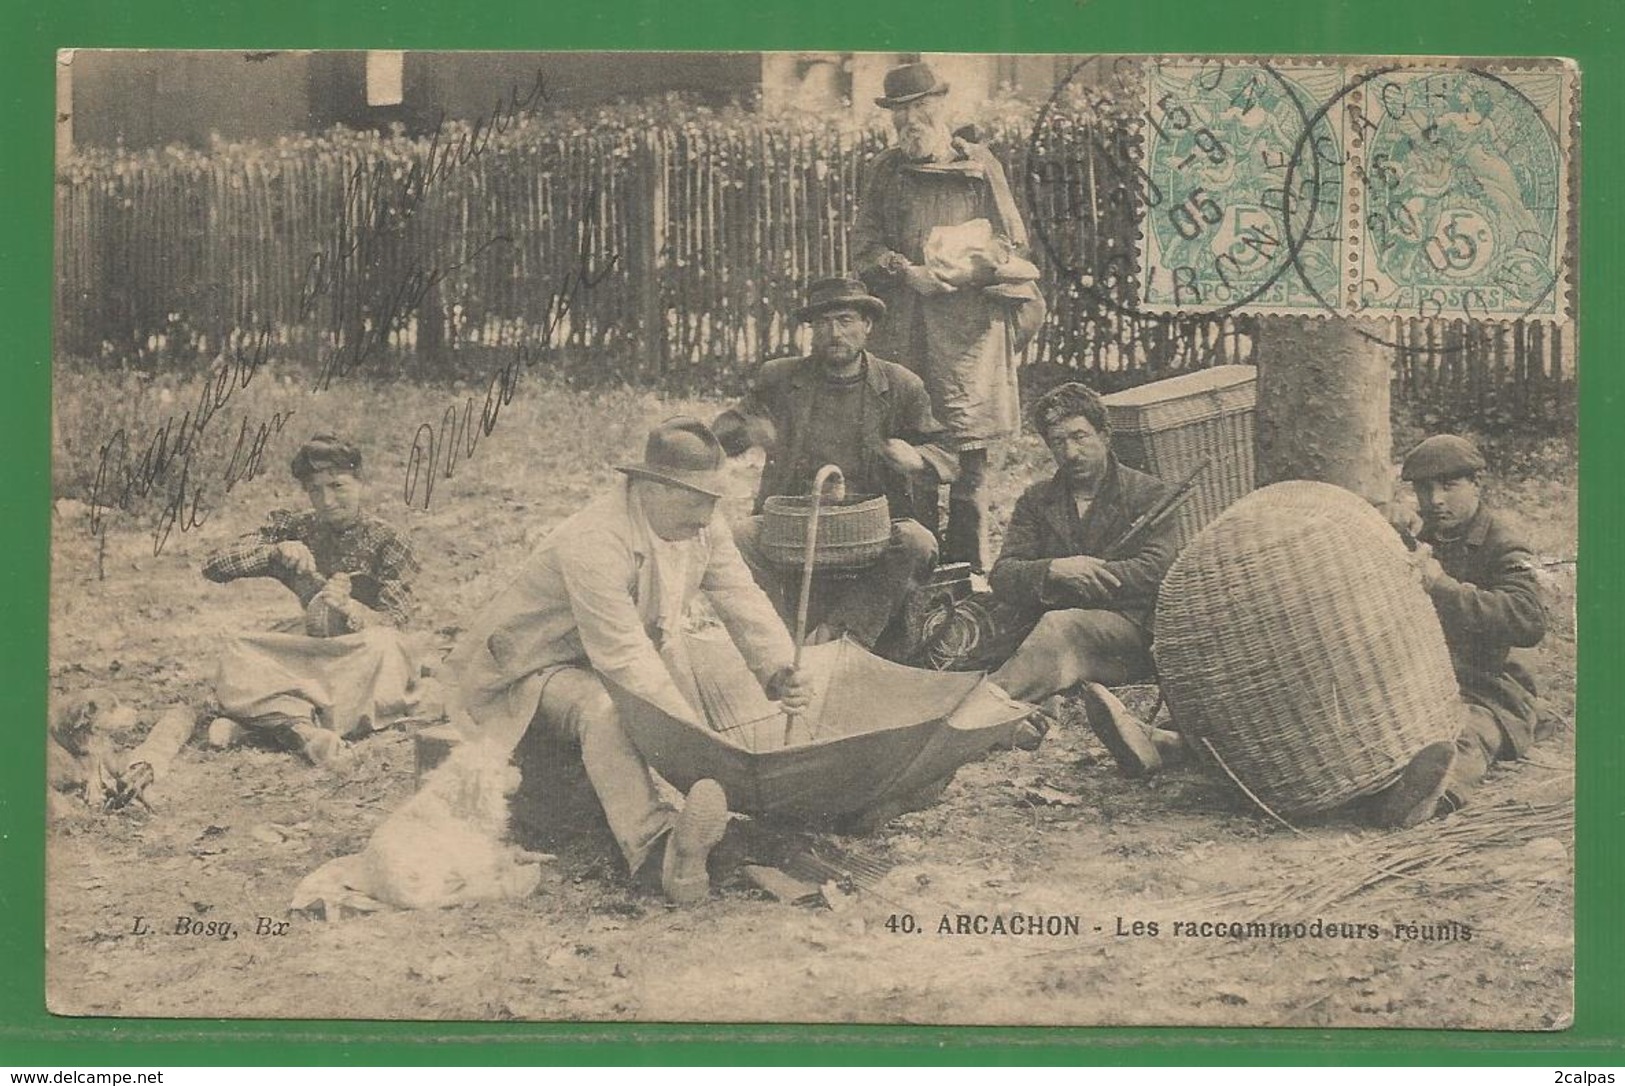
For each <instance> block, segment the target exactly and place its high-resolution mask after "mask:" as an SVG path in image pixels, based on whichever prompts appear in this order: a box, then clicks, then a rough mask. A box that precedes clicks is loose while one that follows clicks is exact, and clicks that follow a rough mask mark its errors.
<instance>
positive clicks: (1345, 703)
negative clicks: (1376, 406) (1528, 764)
mask: <svg viewBox="0 0 1625 1086" xmlns="http://www.w3.org/2000/svg"><path fill="white" fill-rule="evenodd" d="M1153 651H1154V654H1155V656H1156V661H1157V669H1158V671H1159V673H1160V677H1161V683H1162V690H1163V694H1164V696H1165V697H1166V699H1167V702H1168V707H1169V709H1170V711H1171V712H1172V714H1173V717H1174V722H1175V724H1176V725H1177V726H1178V727H1179V729H1180V730H1181V731H1183V732H1184V733H1185V734H1186V735H1187V736H1188V737H1190V738H1191V740H1192V741H1193V746H1195V747H1196V748H1197V751H1198V753H1199V754H1201V755H1202V756H1203V757H1204V758H1205V759H1206V760H1207V761H1209V762H1210V763H1217V764H1218V765H1219V767H1220V768H1222V770H1223V771H1224V772H1225V773H1226V774H1227V775H1229V776H1231V777H1233V778H1234V779H1235V780H1236V781H1238V782H1239V783H1240V784H1241V785H1242V787H1243V788H1244V789H1245V790H1246V791H1248V792H1249V793H1250V794H1251V797H1252V798H1253V799H1254V800H1255V801H1257V802H1260V803H1262V804H1263V805H1265V806H1267V808H1268V809H1269V810H1271V811H1273V812H1274V813H1276V814H1278V815H1281V816H1283V817H1286V816H1291V815H1304V814H1311V813H1314V812H1317V811H1325V810H1330V809H1331V808H1333V807H1337V806H1339V805H1341V804H1344V803H1347V802H1348V801H1350V800H1352V799H1355V798H1357V797H1359V796H1363V795H1369V794H1370V793H1373V792H1376V791H1378V790H1380V789H1382V788H1384V787H1386V786H1387V785H1388V784H1389V783H1391V782H1392V781H1393V780H1394V779H1395V777H1396V776H1397V775H1398V773H1399V771H1400V769H1401V768H1403V767H1404V766H1405V764H1406V763H1407V762H1409V761H1410V759H1411V758H1412V757H1413V756H1414V755H1415V754H1416V753H1417V752H1418V751H1419V750H1421V749H1422V748H1423V747H1424V746H1426V745H1428V744H1429V743H1433V742H1437V741H1439V740H1448V739H1452V738H1454V736H1455V734H1456V730H1457V727H1458V718H1457V715H1456V703H1457V700H1458V694H1457V686H1456V679H1455V675H1454V672H1453V671H1452V669H1451V664H1450V654H1449V651H1448V650H1447V649H1446V648H1445V642H1444V632H1443V630H1442V629H1441V628H1440V626H1439V620H1438V617H1437V616H1436V615H1435V613H1434V610H1433V605H1432V602H1431V601H1430V600H1429V599H1428V596H1427V594H1426V593H1425V592H1424V591H1423V590H1422V587H1421V584H1420V583H1419V581H1418V579H1417V576H1416V573H1415V572H1414V571H1413V569H1412V568H1411V565H1410V561H1409V556H1408V555H1407V553H1406V550H1405V547H1404V544H1402V543H1401V542H1400V539H1399V536H1398V535H1397V534H1396V533H1395V532H1394V530H1393V529H1392V528H1391V527H1389V526H1388V524H1387V522H1386V520H1385V519H1384V518H1383V516H1382V515H1381V514H1379V513H1378V512H1377V511H1376V510H1375V509H1373V508H1372V507H1371V506H1370V505H1369V504H1368V503H1367V502H1365V501H1364V500H1362V499H1361V498H1359V497H1358V496H1357V495H1355V494H1353V493H1351V492H1349V491H1347V490H1343V489H1342V488H1340V487H1335V486H1329V485H1327V484H1325V483H1309V482H1289V483H1277V484H1275V485H1274V486H1270V487H1265V488H1264V489H1262V490H1258V491H1255V492H1253V493H1252V494H1250V495H1248V496H1247V497H1245V498H1243V499H1241V500H1240V501H1239V502H1237V503H1236V504H1235V505H1232V506H1231V507H1230V508H1229V509H1228V510H1226V511H1225V512H1224V513H1223V514H1222V515H1221V516H1220V517H1219V518H1218V519H1217V520H1215V521H1213V522H1212V523H1211V524H1209V525H1208V526H1207V527H1206V528H1205V529H1203V530H1202V532H1201V533H1200V534H1199V535H1198V536H1197V537H1196V538H1195V539H1194V540H1192V541H1191V543H1190V545H1189V546H1188V547H1186V548H1185V550H1184V552H1183V553H1182V554H1181V555H1180V557H1179V560H1178V561H1177V562H1175V563H1174V566H1173V568H1172V569H1171V570H1169V572H1168V576H1167V577H1166V578H1165V579H1164V581H1163V584H1162V590H1161V592H1160V594H1159V597H1158V602H1157V615H1156V642H1155V645H1154V648H1153Z"/></svg>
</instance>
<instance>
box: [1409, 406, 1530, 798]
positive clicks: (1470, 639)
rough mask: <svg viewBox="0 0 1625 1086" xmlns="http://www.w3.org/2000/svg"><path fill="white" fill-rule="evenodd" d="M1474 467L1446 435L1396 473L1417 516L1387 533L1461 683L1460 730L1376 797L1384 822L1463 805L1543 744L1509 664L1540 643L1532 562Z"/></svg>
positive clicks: (1526, 680)
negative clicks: (1503, 766)
mask: <svg viewBox="0 0 1625 1086" xmlns="http://www.w3.org/2000/svg"><path fill="white" fill-rule="evenodd" d="M1483 470H1484V457H1483V456H1482V455H1481V454H1480V453H1479V451H1478V448H1477V447H1476V446H1475V445H1474V444H1473V443H1472V442H1471V441H1468V440H1467V439H1466V438H1462V437H1457V436H1456V435H1454V434H1436V435H1434V436H1433V437H1430V438H1428V439H1427V440H1425V441H1423V442H1422V443H1421V444H1420V445H1417V446H1416V448H1414V449H1412V450H1411V451H1410V453H1409V455H1407V456H1406V457H1405V462H1404V464H1403V465H1402V466H1401V468H1400V478H1401V479H1402V480H1404V481H1405V482H1408V483H1410V484H1411V488H1412V489H1413V490H1414V491H1415V492H1416V504H1417V514H1416V515H1415V517H1413V518H1411V517H1403V516H1402V517H1401V523H1399V524H1397V525H1396V527H1398V528H1399V529H1400V532H1401V534H1402V535H1405V536H1406V537H1407V542H1412V541H1414V542H1415V543H1416V544H1417V547H1416V552H1415V564H1416V570H1417V573H1418V574H1419V575H1420V576H1421V578H1422V586H1423V588H1425V589H1426V590H1427V593H1428V595H1429V596H1430V597H1431V598H1432V600H1433V609H1434V611H1435V612H1437V614H1438V616H1439V623H1440V625H1442V626H1443V627H1444V639H1445V644H1446V645H1448V646H1449V648H1450V660H1451V663H1452V664H1454V665H1455V669H1456V681H1457V682H1459V683H1460V684H1461V697H1462V702H1463V728H1462V733H1461V736H1460V737H1459V738H1458V739H1457V740H1456V742H1455V745H1454V749H1453V750H1451V749H1446V750H1440V751H1436V752H1435V753H1434V754H1433V757H1432V763H1433V766H1432V768H1431V769H1430V770H1425V769H1422V768H1418V765H1417V762H1413V763H1412V767H1411V768H1410V769H1408V770H1407V771H1406V774H1405V776H1404V777H1402V778H1401V781H1400V786H1399V787H1396V788H1395V789H1391V790H1390V792H1391V793H1392V794H1391V795H1390V794H1389V793H1384V794H1383V796H1381V797H1379V800H1383V801H1385V802H1383V803H1381V805H1380V809H1379V820H1381V821H1384V822H1386V823H1388V824H1391V825H1401V826H1411V825H1415V824H1416V823H1418V822H1422V821H1425V820H1426V819H1429V818H1432V817H1434V816H1435V815H1437V814H1445V813H1448V812H1449V811H1452V810H1455V809H1457V808H1459V807H1461V806H1463V805H1464V804H1466V803H1467V801H1468V798H1469V797H1470V796H1471V795H1472V793H1473V791H1474V789H1475V788H1476V786H1477V785H1478V782H1479V781H1481V780H1482V779H1483V778H1484V774H1485V773H1487V772H1488V771H1489V767H1490V766H1491V765H1492V764H1494V763H1495V762H1497V761H1503V760H1506V761H1510V760H1515V759H1518V758H1521V757H1523V755H1524V753H1525V752H1526V751H1527V750H1528V749H1529V747H1530V746H1532V745H1533V744H1534V742H1535V740H1536V739H1537V738H1543V737H1544V729H1543V728H1542V723H1543V722H1542V719H1541V713H1540V703H1539V702H1538V700H1537V698H1536V693H1535V682H1534V679H1533V678H1532V677H1531V676H1530V674H1529V672H1528V671H1527V670H1526V669H1525V668H1524V667H1523V665H1522V664H1520V663H1518V662H1517V661H1516V660H1514V659H1512V650H1513V649H1514V648H1532V647H1533V646H1535V645H1538V644H1539V643H1540V641H1541V638H1543V637H1545V636H1546V608H1545V606H1544V604H1543V603H1542V602H1541V598H1540V584H1539V582H1538V581H1537V580H1536V577H1535V555H1534V551H1533V550H1532V549H1531V548H1530V547H1529V545H1528V544H1527V543H1526V542H1524V540H1523V538H1522V536H1521V535H1520V534H1519V533H1518V532H1517V530H1516V529H1514V528H1513V527H1512V526H1511V525H1510V524H1508V523H1507V521H1506V519H1505V518H1504V517H1503V516H1501V515H1500V514H1498V513H1496V512H1495V510H1493V509H1491V508H1490V507H1489V504H1488V503H1487V502H1485V501H1484V498H1483V494H1482V492H1481V490H1480V486H1479V473H1480V472H1482V471H1483ZM1439 746H1446V745H1445V744H1439ZM1421 760H1422V759H1420V758H1419V759H1418V762H1420V761H1421Z"/></svg>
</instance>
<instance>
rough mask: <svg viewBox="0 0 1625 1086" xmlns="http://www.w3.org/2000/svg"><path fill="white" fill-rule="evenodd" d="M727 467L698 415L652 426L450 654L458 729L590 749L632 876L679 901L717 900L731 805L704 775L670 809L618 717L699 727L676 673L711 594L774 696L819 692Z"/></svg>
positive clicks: (487, 737) (503, 742)
mask: <svg viewBox="0 0 1625 1086" xmlns="http://www.w3.org/2000/svg"><path fill="white" fill-rule="evenodd" d="M723 461H724V454H723V451H722V446H721V445H720V444H719V443H718V442H717V439H716V437H715V436H714V435H713V434H712V432H711V431H710V429H708V428H707V427H706V426H705V424H704V423H702V422H700V421H699V420H698V419H693V418H683V417H679V418H672V419H668V420H666V421H665V422H663V423H661V424H660V425H659V426H657V427H655V429H654V430H653V431H652V432H651V433H650V434H649V439H648V444H647V447H646V448H645V450H644V457H643V460H642V462H641V463H636V464H627V465H623V466H622V467H620V468H619V469H618V470H619V471H620V472H622V474H624V475H625V476H626V477H627V478H626V479H625V480H624V481H623V482H621V483H619V484H617V485H616V486H614V487H612V488H611V489H610V490H609V491H607V492H605V493H604V494H602V495H601V496H600V497H598V498H597V499H596V500H594V501H593V502H592V503H591V504H589V505H588V506H586V507H585V508H584V509H582V510H580V511H579V512H577V513H576V514H575V515H574V516H572V517H570V518H569V519H568V520H566V521H564V522H563V523H562V524H560V525H559V526H558V527H557V528H555V529H553V531H552V532H551V533H549V534H548V536H547V538H545V539H544V540H542V542H541V544H540V546H538V547H537V549H536V550H535V552H534V553H533V554H531V556H530V557H529V559H527V560H526V562H525V563H524V565H523V566H522V567H521V568H520V569H519V571H518V573H517V575H516V576H515V578H514V580H513V582H512V583H511V584H510V585H509V586H508V587H507V588H506V589H505V590H504V591H503V592H502V593H501V594H500V595H498V596H497V597H496V599H494V600H493V601H492V602H491V603H489V604H488V605H486V607H485V609H484V610H483V611H482V612H480V614H479V615H478V616H477V617H476V618H475V619H474V620H473V622H472V623H470V628H469V630H468V632H467V633H465V634H464V635H463V638H462V640H461V642H460V643H459V645H458V646H457V649H456V651H455V652H453V653H452V655H451V657H450V659H449V660H448V663H449V664H450V665H451V666H452V669H453V671H454V673H455V674H456V675H457V678H458V689H457V697H456V698H454V699H453V704H452V706H451V707H450V708H451V710H452V716H453V721H454V723H456V724H458V725H459V727H461V728H463V729H464V730H465V731H467V732H470V733H471V734H472V736H474V737H476V738H479V739H482V740H484V741H486V742H491V743H494V744H497V745H498V747H499V749H503V750H512V749H513V748H514V747H515V746H516V745H517V744H518V743H519V741H520V740H521V739H522V738H523V737H524V735H525V733H526V732H527V731H528V730H530V729H531V728H541V729H544V730H546V731H548V732H551V733H553V734H555V735H557V736H559V737H562V738H565V739H569V740H573V741H575V742H577V743H579V745H580V749H581V761H582V765H583V767H584V768H585V770H586V774H587V779H588V781H589V782H590V783H591V784H592V787H593V790H594V792H596V793H597V796H598V800H599V803H600V805H601V806H602V807H603V811H604V815H605V818H606V820H607V821H608V823H609V828H610V831H611V832H612V833H613V834H614V836H615V840H616V842H617V844H618V845H619V847H620V850H621V854H622V855H623V856H624V857H625V859H626V864H627V867H628V869H629V870H630V871H632V872H634V873H636V872H638V871H639V869H640V868H642V867H644V865H645V863H649V862H657V863H658V865H659V866H658V870H659V872H660V884H661V887H662V889H663V890H664V892H665V894H666V896H667V897H669V898H670V899H671V900H672V901H674V902H676V903H678V904H687V903H693V902H697V901H700V900H703V899H704V898H705V897H706V896H707V895H708V894H709V892H710V882H709V878H708V876H707V873H706V858H707V857H708V855H709V854H710V851H711V849H712V848H713V847H714V846H715V845H716V844H717V842H718V841H720V840H721V838H722V833H723V830H724V828H725V826H726V824H727V819H728V800H727V796H726V795H725V794H724V793H723V790H722V788H721V786H720V785H718V784H717V783H716V782H715V781H712V780H701V781H699V782H697V783H695V784H694V785H693V786H692V787H691V788H690V789H689V792H688V796H687V799H686V802H685V803H684V805H683V808H682V811H681V812H678V811H677V810H676V809H674V808H673V807H672V806H671V805H670V804H668V803H666V802H664V801H663V800H662V799H661V797H660V793H659V791H658V790H657V789H656V787H655V783H654V781H653V779H652V777H651V772H650V769H649V766H648V763H647V762H645V761H644V759H643V756H642V755H641V754H640V753H639V752H638V749H637V747H636V746H635V745H634V744H633V742H632V740H631V738H630V737H629V735H628V732H627V729H626V726H625V724H624V723H623V721H624V719H625V718H626V715H627V714H631V713H642V712H658V713H664V714H667V715H668V716H671V717H673V718H675V719H677V720H681V721H686V722H689V723H693V724H696V725H703V723H704V722H703V721H702V720H701V718H700V715H699V712H700V711H699V709H698V708H697V707H696V706H695V705H694V704H693V703H692V701H691V698H690V697H689V696H688V695H687V694H685V693H684V691H683V688H682V686H681V685H680V684H679V682H678V680H677V678H675V677H674V675H675V674H677V673H678V672H679V671H680V670H681V661H682V638H683V636H684V634H683V618H684V613H685V612H686V611H687V609H688V606H689V604H690V603H691V602H692V601H693V600H694V598H695V597H696V596H701V595H703V596H704V597H705V599H706V600H707V602H708V603H709V604H710V606H711V609H712V610H713V611H714V612H715V613H716V615H717V617H718V618H719V619H720V620H721V621H722V624H723V625H724V626H725V627H726V628H727V631H728V634H729V636H730V637H731V638H732V640H733V642H734V645H735V646H736V647H737V648H738V649H739V652H740V654H741V655H742V656H743V657H744V660H745V663H746V664H747V665H749V667H750V669H751V671H752V672H753V673H754V674H755V675H756V677H757V679H758V681H759V682H760V683H761V684H762V688H763V690H764V691H765V692H766V694H767V696H768V697H769V698H771V699H773V700H777V701H781V702H782V703H783V705H784V706H785V708H786V709H789V710H793V711H794V710H801V709H805V708H806V707H807V705H808V704H809V703H810V701H811V694H812V691H811V684H810V682H808V681H806V680H805V679H804V678H803V677H802V676H801V675H800V674H799V673H798V672H797V671H796V670H795V669H794V668H792V666H791V661H792V659H793V657H794V651H793V647H792V645H791V643H790V636H789V634H788V633H787V632H786V630H785V626H784V623H783V621H782V620H781V619H780V618H779V616H778V614H777V613H775V612H774V610H773V607H772V605H771V604H770V603H769V602H768V600H767V597H766V596H764V595H763V594H762V590H761V589H760V588H758V587H757V585H756V582H755V580H754V579H753V578H752V577H751V573H750V570H748V569H747V568H746V567H745V564H744V562H743V561H741V560H740V557H739V552H738V550H737V549H736V548H735V547H734V542H733V533H732V532H731V531H729V529H728V526H727V524H726V523H725V522H724V521H723V520H722V518H721V516H720V515H719V514H718V512H717V509H716V505H717V498H718V497H719V496H720V495H721V494H722V493H723V487H722V481H723V480H722V470H721V469H722V465H723ZM668 661H670V662H668Z"/></svg>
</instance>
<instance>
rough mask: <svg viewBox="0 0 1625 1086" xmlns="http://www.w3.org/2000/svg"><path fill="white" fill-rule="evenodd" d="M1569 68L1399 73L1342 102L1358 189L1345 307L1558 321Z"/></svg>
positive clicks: (1564, 249)
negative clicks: (1361, 186) (1350, 120)
mask: <svg viewBox="0 0 1625 1086" xmlns="http://www.w3.org/2000/svg"><path fill="white" fill-rule="evenodd" d="M1569 77H1570V73H1569V72H1568V71H1567V70H1564V69H1561V68H1560V69H1556V70H1534V71H1529V70H1520V69H1500V70H1497V69H1494V68H1487V69H1472V68H1466V69H1464V68H1461V67H1424V68H1405V69H1401V70H1398V71H1391V72H1387V73H1385V74H1380V75H1373V76H1370V77H1365V78H1362V79H1361V81H1360V85H1359V86H1358V87H1355V88H1353V89H1351V90H1350V91H1349V93H1348V95H1347V96H1346V103H1347V108H1346V110H1345V112H1346V113H1348V114H1349V115H1350V116H1353V117H1357V118H1358V123H1357V124H1356V125H1354V126H1353V127H1352V129H1351V133H1350V136H1351V138H1350V144H1349V163H1350V167H1351V169H1352V170H1353V171H1354V176H1355V177H1356V178H1363V179H1364V182H1365V190H1364V209H1365V210H1364V213H1363V215H1361V216H1360V217H1359V222H1360V224H1361V226H1360V228H1359V229H1358V231H1357V232H1358V236H1359V241H1360V244H1359V249H1358V253H1357V256H1358V259H1357V261H1351V262H1350V264H1351V268H1350V272H1349V279H1350V280H1351V285H1350V287H1349V289H1348V290H1347V291H1346V297H1347V299H1348V301H1347V303H1346V307H1347V308H1352V309H1353V310H1354V311H1356V312H1362V313H1388V314H1394V315H1396V316H1406V317H1437V316H1443V315H1446V314H1449V315H1451V316H1460V317H1485V318H1498V319H1517V318H1524V317H1543V318H1556V317H1560V316H1562V315H1563V314H1564V313H1565V312H1566V311H1567V287H1566V282H1565V280H1566V278H1567V275H1566V272H1565V266H1564V265H1565V260H1566V259H1567V258H1568V254H1570V253H1571V252H1572V247H1571V239H1570V236H1569V228H1570V221H1569V219H1570V211H1571V206H1570V202H1569V178H1570V169H1571V157H1572V156H1571V154H1570V147H1569V131H1570V128H1571V125H1572V121H1573V118H1572V108H1573V98H1572V88H1571V87H1570V86H1569Z"/></svg>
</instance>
